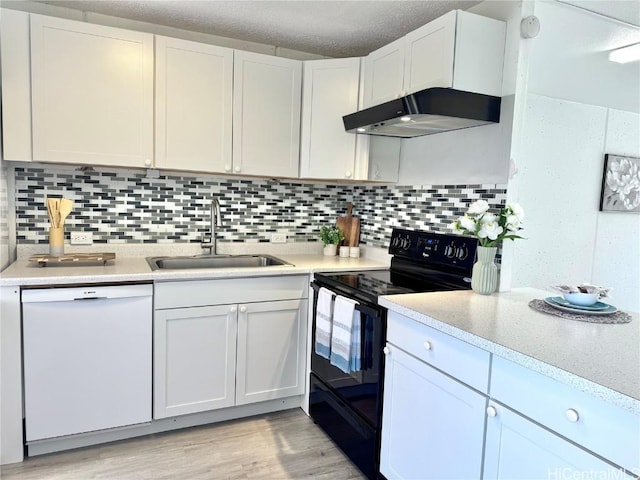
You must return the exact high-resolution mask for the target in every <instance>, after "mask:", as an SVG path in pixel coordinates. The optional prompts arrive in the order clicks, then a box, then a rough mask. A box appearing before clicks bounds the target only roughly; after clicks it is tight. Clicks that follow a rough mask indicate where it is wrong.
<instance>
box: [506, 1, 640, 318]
mask: <svg viewBox="0 0 640 480" xmlns="http://www.w3.org/2000/svg"><path fill="white" fill-rule="evenodd" d="M535 15H536V16H537V17H538V18H539V19H540V23H541V31H540V35H539V36H538V37H537V38H535V39H533V40H530V42H531V45H530V63H529V77H528V84H527V89H528V93H527V95H526V110H525V112H524V118H523V123H522V131H521V133H520V135H521V136H520V138H519V139H518V141H519V144H520V146H519V152H520V153H519V154H518V155H517V158H515V161H516V166H517V169H518V173H517V174H516V176H515V178H514V179H513V181H512V182H510V184H509V191H510V196H512V197H515V198H517V200H518V201H519V202H520V203H521V204H522V205H523V206H524V208H525V211H526V214H527V219H526V225H525V226H526V230H525V231H524V235H525V236H526V237H527V239H526V240H521V241H517V242H515V245H514V247H513V249H511V253H512V254H513V257H512V258H511V261H512V270H511V274H512V279H511V286H512V287H518V286H534V287H539V288H546V287H548V286H549V285H554V284H558V283H580V282H590V283H594V284H598V285H605V286H611V287H613V289H614V297H613V298H612V299H611V303H612V304H614V305H616V306H618V307H619V308H623V309H628V310H632V311H640V215H638V214H633V213H612V212H599V211H598V208H599V200H600V189H601V182H602V171H603V163H604V154H605V153H614V154H621V155H631V156H638V157H640V115H639V114H638V110H639V106H640V89H639V88H638V85H640V65H639V64H638V63H636V64H628V65H627V66H622V67H626V68H621V66H620V65H617V64H612V63H611V62H609V61H608V60H607V55H606V50H607V49H611V48H614V47H618V46H621V45H622V44H621V43H620V42H621V41H624V42H632V41H635V42H637V41H640V29H638V28H633V27H630V26H627V25H624V24H621V23H619V22H616V21H612V20H608V19H605V18H603V17H601V16H597V15H594V14H591V13H589V12H585V11H583V10H581V9H579V8H575V7H572V6H568V5H564V4H561V3H557V2H548V1H539V2H536V3H535ZM616 39H617V40H616Z"/></svg>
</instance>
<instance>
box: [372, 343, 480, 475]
mask: <svg viewBox="0 0 640 480" xmlns="http://www.w3.org/2000/svg"><path fill="white" fill-rule="evenodd" d="M387 348H389V354H388V355H387V357H386V362H387V363H386V369H385V389H384V413H383V419H382V450H381V456H380V471H381V473H382V474H384V476H385V477H387V479H389V480H391V479H421V480H429V479H433V480H444V479H458V480H459V479H477V478H480V474H481V469H482V442H483V436H484V409H485V405H486V402H487V400H486V397H485V396H484V395H481V394H479V393H478V392H476V391H474V390H472V389H471V388H469V387H467V386H466V385H464V384H462V383H460V382H458V381H456V380H454V379H452V378H451V377H449V376H447V375H444V374H443V373H441V372H439V371H438V370H436V369H435V368H433V367H431V366H429V365H428V364H426V363H423V362H421V361H419V360H417V359H416V358H414V357H412V356H410V355H408V354H406V353H405V352H403V351H402V350H400V349H399V348H395V347H394V346H388V347H387Z"/></svg>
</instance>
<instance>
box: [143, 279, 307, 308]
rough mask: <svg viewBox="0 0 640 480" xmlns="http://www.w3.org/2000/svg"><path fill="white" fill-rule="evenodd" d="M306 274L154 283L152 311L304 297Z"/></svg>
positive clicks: (305, 295) (305, 296)
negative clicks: (153, 306) (153, 308)
mask: <svg viewBox="0 0 640 480" xmlns="http://www.w3.org/2000/svg"><path fill="white" fill-rule="evenodd" d="M308 294H309V276H308V275H286V276H273V277H245V278H229V279H221V280H191V281H186V282H159V283H156V284H155V295H154V299H155V308H156V310H159V309H164V308H180V307H203V306H207V305H228V304H231V303H248V302H270V301H274V300H292V299H297V298H307V296H308Z"/></svg>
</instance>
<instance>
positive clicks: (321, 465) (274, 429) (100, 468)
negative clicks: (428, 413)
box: [0, 409, 364, 480]
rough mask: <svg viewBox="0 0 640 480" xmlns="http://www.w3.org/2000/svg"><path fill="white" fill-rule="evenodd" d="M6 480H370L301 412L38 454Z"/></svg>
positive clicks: (7, 470)
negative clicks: (308, 479) (365, 478)
mask: <svg viewBox="0 0 640 480" xmlns="http://www.w3.org/2000/svg"><path fill="white" fill-rule="evenodd" d="M0 478H2V480H23V479H33V480H67V479H73V480H85V479H117V480H121V479H122V480H129V479H131V480H142V479H144V480H146V479H154V480H157V479H171V480H192V479H194V480H199V479H207V480H218V479H221V480H222V479H224V480H244V479H260V480H271V479H273V480H275V479H303V478H304V479H307V478H311V479H324V480H347V479H354V480H355V479H358V480H362V479H363V478H364V477H363V476H362V475H361V474H360V472H359V470H357V469H356V467H354V466H353V464H351V462H350V461H349V460H348V459H347V458H346V457H345V456H344V454H343V453H342V452H341V451H340V450H338V448H337V447H336V446H335V445H334V444H333V443H332V442H331V440H329V438H328V437H327V436H326V435H325V433H324V432H323V431H322V430H321V429H320V428H319V427H318V426H316V425H315V424H314V423H313V421H312V420H311V419H310V418H309V417H307V416H306V415H305V414H304V412H302V410H300V409H294V410H288V411H285V412H278V413H272V414H268V415H261V416H258V417H252V418H246V419H240V420H233V421H229V422H223V423H218V424H213V425H208V426H204V427H194V428H189V429H184V430H178V431H173V432H167V433H162V434H156V435H150V436H146V437H140V438H134V439H130V440H123V441H119V442H114V443H110V444H106V445H99V446H95V447H86V448H82V449H78V450H72V451H67V452H60V453H53V454H49V455H42V456H38V457H30V458H27V459H25V461H24V462H22V463H16V464H12V465H5V466H3V467H1V468H0Z"/></svg>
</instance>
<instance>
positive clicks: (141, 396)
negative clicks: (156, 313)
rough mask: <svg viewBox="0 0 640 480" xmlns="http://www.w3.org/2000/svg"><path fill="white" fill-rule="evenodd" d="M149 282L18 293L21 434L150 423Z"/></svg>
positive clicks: (37, 437) (32, 436)
mask: <svg viewBox="0 0 640 480" xmlns="http://www.w3.org/2000/svg"><path fill="white" fill-rule="evenodd" d="M152 295H153V286H152V285H151V284H143V285H141V284H137V285H115V286H102V285H97V286H96V285H92V286H86V287H69V288H38V289H33V290H23V291H22V322H23V344H24V389H25V397H24V398H25V424H26V440H27V442H29V441H34V440H41V439H46V438H53V437H60V436H63V435H72V434H76V433H83V432H91V431H95V430H103V429H107V428H114V427H120V426H124V425H133V424H137V423H143V422H149V421H151V402H152V400H151V379H152V370H151V359H152V352H151V348H152V347H151V342H152V338H153V337H152Z"/></svg>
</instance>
